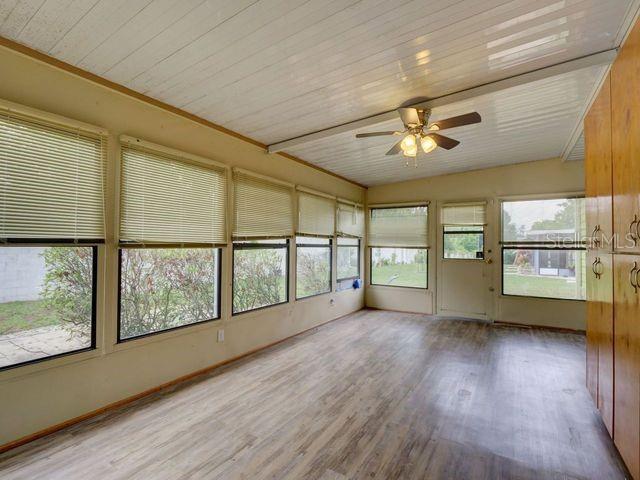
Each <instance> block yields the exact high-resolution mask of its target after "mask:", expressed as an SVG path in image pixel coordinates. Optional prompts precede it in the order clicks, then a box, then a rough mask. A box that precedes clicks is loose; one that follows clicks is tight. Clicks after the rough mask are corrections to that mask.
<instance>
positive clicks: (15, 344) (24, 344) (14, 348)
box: [0, 325, 89, 367]
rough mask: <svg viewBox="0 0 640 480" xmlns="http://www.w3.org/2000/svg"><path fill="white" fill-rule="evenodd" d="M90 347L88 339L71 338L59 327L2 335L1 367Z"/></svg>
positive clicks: (0, 347) (0, 341) (0, 340)
mask: <svg viewBox="0 0 640 480" xmlns="http://www.w3.org/2000/svg"><path fill="white" fill-rule="evenodd" d="M88 346H89V339H88V338H77V337H73V338H70V335H69V332H67V331H66V330H65V329H64V328H62V327H60V326H57V325H54V326H49V327H40V328H34V329H32V330H24V331H22V332H17V333H9V334H7V335H0V367H4V366H7V365H13V364H16V363H21V362H27V361H29V360H35V359H38V358H42V357H48V356H51V355H57V354H59V353H64V352H69V351H72V350H79V349H81V348H86V347H88Z"/></svg>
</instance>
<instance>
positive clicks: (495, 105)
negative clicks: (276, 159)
mask: <svg viewBox="0 0 640 480" xmlns="http://www.w3.org/2000/svg"><path fill="white" fill-rule="evenodd" d="M605 68H606V67H603V66H600V67H590V68H586V69H582V70H576V71H574V72H570V73H565V74H563V75H557V76H555V77H551V78H547V79H544V80H539V81H537V82H532V83H529V84H526V85H521V86H517V87H512V88H508V89H505V90H501V91H499V92H496V93H492V94H488V95H482V96H479V97H475V98H472V99H469V100H466V101H462V102H458V103H454V104H449V105H446V106H443V107H438V108H434V109H433V113H432V117H431V118H432V119H433V120H438V119H443V118H447V117H452V116H455V115H461V114H464V113H468V112H472V111H477V112H480V114H481V115H482V123H480V124H476V125H469V126H465V127H460V128H455V129H451V130H447V131H446V132H442V133H443V134H446V135H447V136H449V137H451V138H455V139H456V140H459V141H460V142H462V143H461V144H460V145H458V146H457V147H456V148H454V149H453V150H449V151H447V150H443V149H440V148H437V149H436V150H434V151H433V152H431V153H429V154H422V155H420V156H419V157H418V159H417V163H418V167H417V168H415V167H414V166H413V161H411V165H410V166H409V167H405V162H406V159H405V157H403V156H402V155H395V156H387V155H385V154H386V152H387V151H388V150H389V148H390V147H391V146H392V145H393V143H395V142H396V141H397V140H398V137H395V136H391V137H372V138H365V139H357V140H356V139H355V138H354V134H355V133H358V132H359V131H361V130H356V131H355V132H347V133H344V134H340V135H335V136H332V137H327V138H324V139H321V140H318V141H315V142H311V143H306V144H304V145H300V146H298V147H293V148H291V149H290V150H289V152H290V153H292V154H293V155H296V156H299V157H301V158H305V159H308V160H309V161H312V162H313V163H315V164H316V165H319V166H321V167H322V168H326V169H328V170H332V171H334V172H336V173H338V174H340V175H343V176H345V177H347V178H357V179H358V181H360V182H362V183H363V184H365V185H380V184H384V183H391V182H397V181H402V180H408V179H411V178H420V177H426V176H433V175H442V174H446V173H454V172H461V171H465V170H476V169H480V168H488V167H493V166H498V165H507V164H512V163H519V162H527V161H534V160H542V159H546V158H552V157H559V156H560V155H561V154H562V151H563V149H564V147H565V145H566V143H567V139H568V138H569V136H570V135H571V133H572V131H573V128H574V127H575V125H576V122H578V120H579V118H580V115H581V113H582V112H583V111H584V108H585V101H586V99H587V98H588V97H589V95H590V94H591V92H592V91H593V89H594V87H595V84H596V83H597V82H598V80H599V78H600V76H601V75H602V74H603V72H604V69H605ZM402 128H403V126H402V122H401V121H400V120H399V119H398V120H392V121H388V122H385V123H382V124H378V125H375V126H374V127H371V128H367V129H364V130H366V131H370V130H373V131H378V130H402Z"/></svg>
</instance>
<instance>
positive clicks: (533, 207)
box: [501, 198, 586, 300]
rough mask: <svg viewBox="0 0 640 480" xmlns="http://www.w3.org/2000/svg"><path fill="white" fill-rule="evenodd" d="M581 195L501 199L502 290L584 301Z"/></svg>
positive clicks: (525, 294) (531, 295) (533, 295)
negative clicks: (574, 196)
mask: <svg viewBox="0 0 640 480" xmlns="http://www.w3.org/2000/svg"><path fill="white" fill-rule="evenodd" d="M584 228H585V206H584V199H583V198H557V199H547V200H524V201H509V202H503V203H502V242H501V243H502V293H503V294H504V295H522V296H530V297H544V298H560V299H570V300H584V299H585V296H586V292H585V275H584V273H585V262H586V258H585V256H586V255H585V232H584Z"/></svg>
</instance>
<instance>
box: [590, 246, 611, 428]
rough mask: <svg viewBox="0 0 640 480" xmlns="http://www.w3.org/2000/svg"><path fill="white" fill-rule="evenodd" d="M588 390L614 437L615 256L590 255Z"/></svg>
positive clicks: (606, 254) (598, 253)
mask: <svg viewBox="0 0 640 480" xmlns="http://www.w3.org/2000/svg"><path fill="white" fill-rule="evenodd" d="M587 262H588V264H587V298H588V299H589V301H588V302H587V387H588V388H589V391H590V392H591V395H592V397H593V399H594V402H595V404H596V405H597V407H598V410H600V414H601V415H602V419H603V421H604V424H605V425H606V427H607V430H609V433H610V434H611V435H613V407H614V405H613V396H614V391H613V348H614V345H613V255H612V254H610V253H607V252H602V251H596V250H589V251H588V252H587Z"/></svg>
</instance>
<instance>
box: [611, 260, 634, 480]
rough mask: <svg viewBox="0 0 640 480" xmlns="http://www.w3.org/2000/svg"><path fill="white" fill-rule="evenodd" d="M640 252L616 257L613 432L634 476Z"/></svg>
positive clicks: (619, 449)
mask: <svg viewBox="0 0 640 480" xmlns="http://www.w3.org/2000/svg"><path fill="white" fill-rule="evenodd" d="M639 269H640V255H616V256H615V259H614V284H615V286H616V287H615V295H614V312H615V321H614V322H615V323H614V332H615V336H614V351H615V369H614V371H615V378H614V386H615V388H614V411H615V422H614V435H613V439H614V441H615V444H616V446H617V447H618V451H619V452H620V455H622V458H623V459H624V461H625V463H626V464H627V467H628V468H629V472H630V473H631V474H632V475H633V477H634V478H636V479H638V478H640V288H639V286H638V281H640V273H638V271H639Z"/></svg>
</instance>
